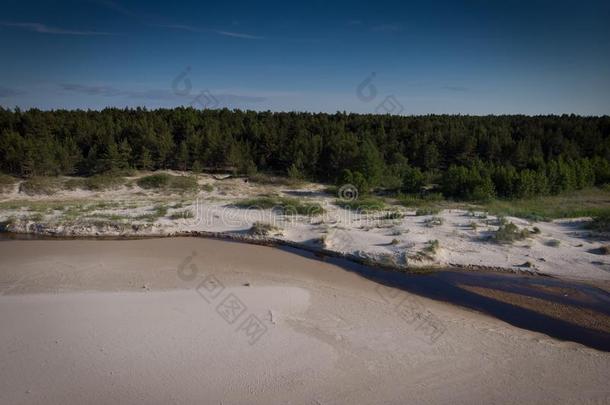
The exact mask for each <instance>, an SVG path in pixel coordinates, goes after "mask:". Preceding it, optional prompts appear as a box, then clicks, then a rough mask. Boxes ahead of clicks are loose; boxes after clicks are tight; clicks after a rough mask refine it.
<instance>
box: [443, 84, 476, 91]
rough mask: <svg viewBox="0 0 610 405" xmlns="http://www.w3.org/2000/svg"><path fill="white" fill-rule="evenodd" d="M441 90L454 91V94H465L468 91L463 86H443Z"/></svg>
mask: <svg viewBox="0 0 610 405" xmlns="http://www.w3.org/2000/svg"><path fill="white" fill-rule="evenodd" d="M443 89H445V90H449V91H455V92H465V91H468V90H470V89H469V88H468V87H464V86H450V85H449V86H443Z"/></svg>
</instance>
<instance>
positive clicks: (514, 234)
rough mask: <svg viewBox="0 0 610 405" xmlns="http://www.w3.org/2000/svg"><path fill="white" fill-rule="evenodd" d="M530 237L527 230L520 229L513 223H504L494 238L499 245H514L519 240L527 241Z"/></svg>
mask: <svg viewBox="0 0 610 405" xmlns="http://www.w3.org/2000/svg"><path fill="white" fill-rule="evenodd" d="M528 236H529V231H528V230H527V229H519V227H517V225H515V224H513V223H512V222H505V221H502V223H501V224H500V227H499V228H498V230H497V231H496V233H495V234H494V236H493V239H494V240H495V241H496V242H497V243H512V242H515V241H517V240H521V239H525V238H527V237H528Z"/></svg>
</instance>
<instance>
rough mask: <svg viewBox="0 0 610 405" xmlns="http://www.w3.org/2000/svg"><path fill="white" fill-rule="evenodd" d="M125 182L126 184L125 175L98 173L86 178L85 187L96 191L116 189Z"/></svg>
mask: <svg viewBox="0 0 610 405" xmlns="http://www.w3.org/2000/svg"><path fill="white" fill-rule="evenodd" d="M123 184H125V179H124V178H123V177H120V176H115V175H110V174H96V175H95V176H91V177H87V178H86V179H85V187H86V188H87V189H89V190H94V191H101V190H108V189H114V188H118V187H120V186H122V185H123Z"/></svg>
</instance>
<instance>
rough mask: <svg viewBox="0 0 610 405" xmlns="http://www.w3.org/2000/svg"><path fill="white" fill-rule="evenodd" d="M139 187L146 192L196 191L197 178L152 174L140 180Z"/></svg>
mask: <svg viewBox="0 0 610 405" xmlns="http://www.w3.org/2000/svg"><path fill="white" fill-rule="evenodd" d="M136 183H137V184H138V186H140V187H142V188H143V189H146V190H151V189H160V190H170V191H182V192H186V191H195V190H197V178H196V177H194V176H173V175H171V174H167V173H157V174H151V175H150V176H144V177H141V178H140V179H138V181H137V182H136Z"/></svg>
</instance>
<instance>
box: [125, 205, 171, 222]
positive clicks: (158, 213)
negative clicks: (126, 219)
mask: <svg viewBox="0 0 610 405" xmlns="http://www.w3.org/2000/svg"><path fill="white" fill-rule="evenodd" d="M166 215H167V207H166V206H165V205H163V204H158V205H156V206H155V207H154V208H153V209H152V211H151V212H150V213H148V214H144V215H138V216H137V217H134V218H133V219H136V220H140V221H147V222H155V221H156V220H157V219H159V218H163V217H165V216H166Z"/></svg>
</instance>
